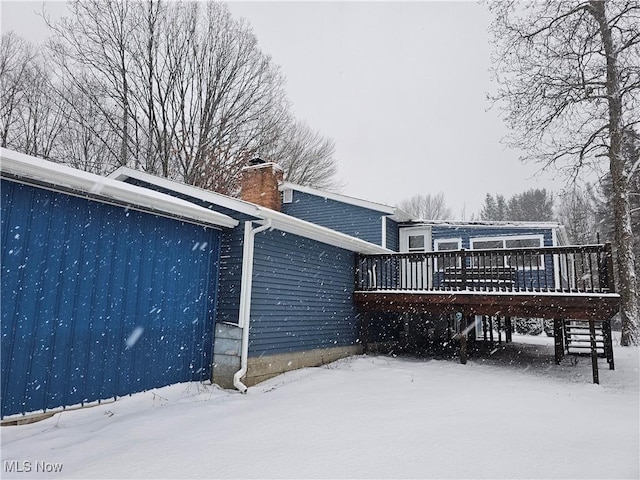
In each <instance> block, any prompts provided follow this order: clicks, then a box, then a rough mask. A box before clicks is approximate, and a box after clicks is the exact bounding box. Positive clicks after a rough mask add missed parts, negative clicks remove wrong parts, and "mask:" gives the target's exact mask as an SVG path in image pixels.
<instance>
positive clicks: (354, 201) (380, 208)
mask: <svg viewBox="0 0 640 480" xmlns="http://www.w3.org/2000/svg"><path fill="white" fill-rule="evenodd" d="M278 188H279V189H280V191H283V190H287V189H291V190H295V191H298V192H303V193H308V194H309V195H315V196H317V197H322V198H327V199H329V200H335V201H336V202H341V203H346V204H349V205H355V206H356V207H362V208H368V209H369V210H374V211H376V212H380V213H384V214H386V215H394V214H395V213H396V209H395V208H393V207H390V206H388V205H382V204H381V203H374V202H370V201H368V200H362V199H360V198H354V197H348V196H346V195H340V194H338V193H332V192H326V191H324V190H318V189H316V188H312V187H306V186H303V185H298V184H295V183H290V182H282V183H281V184H280V186H279V187H278Z"/></svg>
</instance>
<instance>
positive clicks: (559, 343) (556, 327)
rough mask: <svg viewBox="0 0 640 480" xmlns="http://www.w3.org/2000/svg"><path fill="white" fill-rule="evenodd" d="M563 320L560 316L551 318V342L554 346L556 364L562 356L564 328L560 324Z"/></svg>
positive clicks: (558, 363)
mask: <svg viewBox="0 0 640 480" xmlns="http://www.w3.org/2000/svg"><path fill="white" fill-rule="evenodd" d="M563 322H564V320H562V319H560V318H554V319H553V344H554V346H555V354H556V364H557V365H560V362H561V361H562V359H563V358H564V330H563V329H562V324H563Z"/></svg>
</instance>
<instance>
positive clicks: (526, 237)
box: [469, 233, 546, 270]
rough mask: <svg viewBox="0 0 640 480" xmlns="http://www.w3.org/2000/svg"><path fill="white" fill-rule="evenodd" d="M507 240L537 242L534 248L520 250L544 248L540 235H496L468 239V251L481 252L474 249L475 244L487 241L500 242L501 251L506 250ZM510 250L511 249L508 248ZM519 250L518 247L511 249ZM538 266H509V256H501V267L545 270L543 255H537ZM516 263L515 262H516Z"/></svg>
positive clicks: (541, 235)
mask: <svg viewBox="0 0 640 480" xmlns="http://www.w3.org/2000/svg"><path fill="white" fill-rule="evenodd" d="M508 240H538V242H539V244H538V246H536V247H522V248H541V247H544V235H543V234H541V233H531V234H524V235H498V236H491V237H470V238H469V249H470V250H482V249H478V248H475V244H476V243H479V242H489V241H501V242H502V247H501V248H502V249H505V250H506V249H507V246H506V244H507V241H508ZM510 248H511V247H510ZM513 248H519V247H513ZM538 257H539V259H538V264H537V265H522V266H520V265H517V264H516V265H511V262H510V259H511V257H510V255H503V264H502V266H503V267H508V268H515V269H516V270H546V265H545V261H544V255H538ZM516 263H517V262H516Z"/></svg>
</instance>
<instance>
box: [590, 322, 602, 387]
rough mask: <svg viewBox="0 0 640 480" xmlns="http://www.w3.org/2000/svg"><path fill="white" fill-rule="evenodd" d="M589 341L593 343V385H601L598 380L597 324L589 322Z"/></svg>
mask: <svg viewBox="0 0 640 480" xmlns="http://www.w3.org/2000/svg"><path fill="white" fill-rule="evenodd" d="M589 339H590V341H591V370H592V371H593V383H600V379H599V378H598V350H597V347H596V323H595V322H594V321H593V320H589Z"/></svg>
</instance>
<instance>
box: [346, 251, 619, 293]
mask: <svg viewBox="0 0 640 480" xmlns="http://www.w3.org/2000/svg"><path fill="white" fill-rule="evenodd" d="M356 290H358V291H389V290H399V291H475V292H500V291H502V292H564V293H611V292H615V288H614V283H613V261H612V255H611V245H610V244H608V243H607V244H598V245H577V246H564V247H538V248H510V249H491V250H465V249H461V250H454V251H440V252H424V253H393V254H383V255H359V256H358V258H357V261H356Z"/></svg>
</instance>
